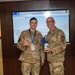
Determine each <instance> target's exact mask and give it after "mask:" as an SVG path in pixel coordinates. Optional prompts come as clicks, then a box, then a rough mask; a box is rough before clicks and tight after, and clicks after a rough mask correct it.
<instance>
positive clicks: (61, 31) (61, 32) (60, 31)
mask: <svg viewBox="0 0 75 75" xmlns="http://www.w3.org/2000/svg"><path fill="white" fill-rule="evenodd" d="M56 30H57V32H58V33H59V34H64V32H63V30H61V29H59V28H56Z"/></svg>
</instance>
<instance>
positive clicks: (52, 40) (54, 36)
mask: <svg viewBox="0 0 75 75" xmlns="http://www.w3.org/2000/svg"><path fill="white" fill-rule="evenodd" d="M50 41H51V42H57V41H58V39H57V36H56V35H51V36H50Z"/></svg>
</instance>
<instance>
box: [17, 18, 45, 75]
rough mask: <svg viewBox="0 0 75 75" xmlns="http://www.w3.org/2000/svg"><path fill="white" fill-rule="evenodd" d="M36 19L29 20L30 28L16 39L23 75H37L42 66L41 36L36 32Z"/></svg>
mask: <svg viewBox="0 0 75 75" xmlns="http://www.w3.org/2000/svg"><path fill="white" fill-rule="evenodd" d="M36 27H37V19H36V18H35V17H33V18H31V19H30V28H29V29H28V30H25V31H23V32H22V33H21V35H20V36H19V39H18V43H17V48H19V49H20V50H21V51H22V53H21V55H20V57H19V60H20V61H22V63H21V70H22V74H23V75H30V73H32V75H39V73H40V65H43V64H44V58H45V54H44V51H43V48H42V42H41V39H42V34H41V33H40V32H39V31H37V30H36Z"/></svg>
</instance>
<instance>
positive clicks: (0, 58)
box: [0, 39, 3, 75]
mask: <svg viewBox="0 0 75 75" xmlns="http://www.w3.org/2000/svg"><path fill="white" fill-rule="evenodd" d="M0 75H3V63H2V45H1V39H0Z"/></svg>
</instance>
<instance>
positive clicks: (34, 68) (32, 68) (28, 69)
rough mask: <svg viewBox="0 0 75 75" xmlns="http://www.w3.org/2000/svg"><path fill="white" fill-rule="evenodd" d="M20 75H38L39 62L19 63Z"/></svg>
mask: <svg viewBox="0 0 75 75" xmlns="http://www.w3.org/2000/svg"><path fill="white" fill-rule="evenodd" d="M21 71H22V75H30V73H31V74H32V75H39V73H40V62H38V63H25V62H22V63H21Z"/></svg>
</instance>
